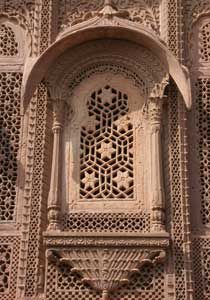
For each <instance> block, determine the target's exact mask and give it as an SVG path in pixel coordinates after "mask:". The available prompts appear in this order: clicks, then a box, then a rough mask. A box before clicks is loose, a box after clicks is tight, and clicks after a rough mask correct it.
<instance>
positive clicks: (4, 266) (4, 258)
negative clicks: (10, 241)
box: [0, 244, 12, 294]
mask: <svg viewBox="0 0 210 300" xmlns="http://www.w3.org/2000/svg"><path fill="white" fill-rule="evenodd" d="M11 253H12V249H11V246H10V245H7V244H1V245H0V278H1V282H0V294H1V293H8V290H9V281H10V269H11V268H10V264H11Z"/></svg>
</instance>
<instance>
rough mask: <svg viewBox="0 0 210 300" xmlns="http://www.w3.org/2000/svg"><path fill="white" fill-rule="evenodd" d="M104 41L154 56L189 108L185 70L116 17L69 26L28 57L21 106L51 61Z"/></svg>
mask: <svg viewBox="0 0 210 300" xmlns="http://www.w3.org/2000/svg"><path fill="white" fill-rule="evenodd" d="M106 38H107V39H115V40H116V39H121V40H127V41H131V42H135V43H136V44H139V45H141V46H143V47H145V48H147V49H148V50H149V51H151V52H152V53H153V54H154V55H156V56H157V57H158V58H159V59H160V61H161V62H162V63H163V65H164V67H165V68H166V72H167V73H168V74H169V75H170V76H171V78H172V79H173V80H174V82H175V83H176V85H177V88H178V89H179V91H180V94H181V95H182V98H183V100H184V102H185V105H186V107H187V109H190V108H191V106H192V96H191V83H190V77H189V73H188V70H187V68H186V67H185V66H183V65H181V64H180V63H179V61H178V60H177V58H176V57H175V56H174V55H173V54H172V52H171V51H170V50H168V48H167V47H166V46H165V44H164V42H163V41H162V40H161V39H160V38H159V37H158V36H157V35H155V34H154V33H153V32H152V31H151V30H149V29H146V28H145V27H144V26H141V25H137V24H135V23H133V22H131V21H127V20H125V19H122V18H119V17H116V16H112V17H107V16H102V17H99V16H98V17H95V18H93V19H91V20H89V21H85V22H83V23H81V24H79V25H75V26H72V27H70V28H68V29H67V30H65V31H64V32H63V33H62V34H61V35H59V36H58V38H57V40H56V41H55V42H54V43H53V44H52V45H51V46H50V47H49V48H48V49H46V51H45V52H44V53H43V54H42V55H40V56H39V57H28V59H27V60H26V64H25V68H24V76H23V85H22V97H23V101H24V105H23V106H24V107H25V106H26V105H27V103H28V102H29V101H30V99H31V97H32V96H33V93H34V92H35V90H36V88H37V86H38V84H39V83H40V82H41V80H42V79H43V78H44V77H45V75H46V74H47V72H48V71H49V69H52V68H53V65H54V63H55V61H57V60H58V59H61V60H62V54H64V52H65V51H66V50H68V49H71V48H73V47H76V46H78V45H80V44H83V43H85V42H89V41H94V40H100V39H106ZM140 55H141V54H140Z"/></svg>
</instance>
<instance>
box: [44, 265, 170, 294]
mask: <svg viewBox="0 0 210 300" xmlns="http://www.w3.org/2000/svg"><path fill="white" fill-rule="evenodd" d="M164 279H165V275H164V267H163V266H162V265H157V266H155V267H154V266H152V265H145V266H144V267H143V268H142V270H141V272H140V273H139V275H133V277H132V279H131V283H130V284H129V285H124V286H122V287H121V288H120V290H119V291H117V292H114V293H112V295H110V300H116V299H117V300H128V299H129V300H141V299H145V300H163V299H165V294H164V293H165V289H164ZM46 291H47V292H46V294H47V295H46V300H64V299H65V300H70V299H74V300H100V299H101V296H100V293H97V292H96V291H94V290H93V289H92V288H91V287H90V286H88V285H84V284H83V283H82V282H81V278H80V277H79V276H78V275H74V274H73V273H71V267H69V266H67V265H66V266H65V265H59V266H57V267H55V265H53V264H49V265H48V269H47V288H46Z"/></svg>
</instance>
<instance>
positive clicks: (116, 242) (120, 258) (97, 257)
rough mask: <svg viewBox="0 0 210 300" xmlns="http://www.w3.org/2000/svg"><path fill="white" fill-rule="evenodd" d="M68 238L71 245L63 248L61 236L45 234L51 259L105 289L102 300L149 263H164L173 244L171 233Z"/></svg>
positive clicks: (97, 288) (93, 284)
mask: <svg viewBox="0 0 210 300" xmlns="http://www.w3.org/2000/svg"><path fill="white" fill-rule="evenodd" d="M65 239H66V240H68V242H69V246H68V247H67V246H63V247H60V246H58V244H57V242H58V240H59V239H58V237H56V236H54V237H52V236H51V237H50V236H49V235H47V234H46V235H45V242H46V245H47V247H48V249H49V250H48V252H47V258H48V261H50V263H53V264H56V265H60V264H68V265H70V266H71V272H75V273H77V274H79V275H80V276H81V277H82V282H84V283H87V284H89V285H90V286H91V287H92V288H93V289H95V290H97V291H100V292H101V294H102V300H108V299H109V295H110V293H111V292H113V291H116V290H118V289H119V288H120V287H121V285H123V284H125V283H129V282H130V279H131V275H132V274H134V273H139V272H141V268H142V266H144V265H145V264H156V263H163V262H164V259H165V250H166V248H167V247H168V245H169V240H168V236H167V234H165V235H163V234H162V235H156V236H153V237H152V236H150V235H148V236H147V235H145V236H127V237H122V236H119V237H118V238H117V237H116V236H108V235H107V236H104V237H99V236H90V235H89V236H88V235H86V236H82V237H78V236H76V235H68V237H67V236H64V237H63V242H64V240H65ZM61 240H62V239H60V242H61ZM100 242H101V244H100ZM142 242H143V244H144V246H142V245H143V244H142ZM78 243H82V244H80V246H79V244H78ZM120 243H121V244H120ZM122 243H123V244H124V247H122ZM134 243H135V246H133V245H134ZM53 244H54V245H53ZM96 244H98V247H95V246H96ZM70 245H71V246H70Z"/></svg>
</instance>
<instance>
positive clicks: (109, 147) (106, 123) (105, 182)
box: [80, 85, 134, 200]
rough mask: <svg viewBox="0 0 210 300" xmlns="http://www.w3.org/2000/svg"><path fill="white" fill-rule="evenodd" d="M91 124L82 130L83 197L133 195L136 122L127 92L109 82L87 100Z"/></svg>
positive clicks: (125, 197) (81, 180) (109, 197)
mask: <svg viewBox="0 0 210 300" xmlns="http://www.w3.org/2000/svg"><path fill="white" fill-rule="evenodd" d="M87 110H88V113H89V121H88V126H84V127H82V130H81V146H80V150H81V155H80V168H81V171H80V197H81V198H84V199H93V198H94V199H103V200H104V199H133V196H134V187H133V176H134V175H133V139H134V137H133V125H132V123H131V121H130V120H129V117H128V116H127V113H128V111H129V107H128V96H127V95H126V94H124V93H122V92H121V91H118V90H116V89H114V88H113V87H111V86H109V85H107V86H104V87H102V88H101V89H99V90H97V91H94V92H93V93H92V94H91V96H90V98H89V99H88V102H87Z"/></svg>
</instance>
